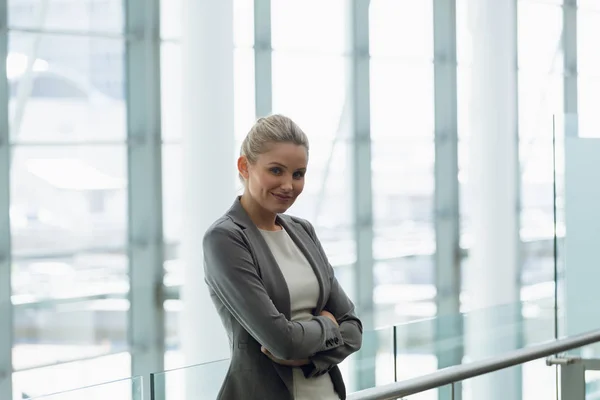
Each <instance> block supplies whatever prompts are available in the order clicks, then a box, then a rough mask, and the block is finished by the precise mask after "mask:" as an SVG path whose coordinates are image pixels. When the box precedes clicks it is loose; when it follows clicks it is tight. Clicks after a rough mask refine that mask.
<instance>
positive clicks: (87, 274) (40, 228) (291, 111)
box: [0, 0, 600, 396]
mask: <svg viewBox="0 0 600 400" xmlns="http://www.w3.org/2000/svg"><path fill="white" fill-rule="evenodd" d="M256 1H260V0H256ZM470 1H474V0H457V1H456V11H457V12H456V14H457V20H456V27H457V39H456V42H457V52H456V59H457V75H458V85H457V100H458V115H457V117H458V140H459V142H458V160H459V176H458V180H459V187H460V190H461V194H463V192H464V190H465V187H466V184H467V183H468V182H467V176H468V172H469V156H468V154H469V137H468V134H469V118H470V112H471V103H470V84H471V83H470V73H471V70H470V67H471V59H472V54H471V46H470V39H471V37H470V32H469V4H470ZM579 3H580V9H579V12H578V20H577V25H576V28H577V38H578V39H577V52H578V61H579V62H578V64H579V69H578V72H579V75H578V77H577V79H578V81H579V92H578V100H579V109H580V110H579V114H580V115H581V117H580V132H581V135H582V136H586V135H591V134H593V132H595V131H600V130H598V129H596V128H597V127H598V124H600V119H598V116H597V115H598V113H597V112H595V107H596V104H598V98H597V97H598V96H599V94H600V75H598V72H597V71H598V68H597V67H598V64H599V60H600V51H598V49H597V46H596V45H595V39H596V38H597V37H598V33H599V32H597V30H598V29H600V28H597V27H598V26H600V24H599V23H598V22H600V7H599V6H598V5H597V4H596V2H595V1H594V0H588V1H584V0H579ZM262 4H268V5H269V6H270V9H271V15H270V18H269V19H265V18H264V15H255V14H254V9H255V0H234V1H233V5H234V39H235V43H234V45H235V49H234V90H235V93H234V102H235V110H234V113H235V121H234V128H235V139H236V140H235V146H236V148H235V151H236V152H237V151H238V149H239V145H240V144H241V141H242V139H243V138H244V136H245V134H246V132H247V131H248V130H249V128H250V127H251V125H252V123H253V122H254V120H255V118H256V113H257V112H256V97H261V96H263V97H265V96H266V97H268V98H269V99H270V100H271V102H272V112H276V113H283V114H286V115H288V116H290V117H292V118H293V119H294V120H295V121H296V122H298V124H299V125H300V126H301V127H302V128H303V129H304V130H305V132H306V133H307V134H308V136H309V138H310V141H311V157H310V169H309V172H308V174H307V183H306V187H305V191H304V193H303V195H302V196H301V198H300V199H299V201H298V202H297V204H295V205H294V208H293V209H292V210H290V213H292V214H295V215H298V216H301V217H304V218H307V219H309V220H310V221H312V222H313V223H314V225H315V227H316V229H317V232H318V234H319V237H320V239H321V240H322V242H323V245H324V247H325V249H326V251H327V253H328V256H329V258H330V261H331V263H332V264H333V266H334V267H335V270H336V274H337V275H338V278H339V279H340V281H341V282H342V284H343V286H344V288H345V289H346V290H347V292H349V293H350V295H351V296H352V297H354V296H355V284H356V282H355V280H354V277H355V276H356V271H357V270H358V269H363V268H368V269H371V268H372V270H373V274H374V285H375V286H374V288H373V289H374V291H373V294H374V295H373V302H374V305H375V325H376V326H382V325H390V324H395V323H400V322H403V321H407V320H412V319H420V318H425V317H431V316H435V315H436V307H435V299H436V287H435V274H436V268H437V266H436V262H435V255H436V231H435V210H434V200H435V196H436V192H435V183H436V173H435V139H436V136H435V134H436V127H435V124H434V121H435V119H434V117H435V112H436V110H434V103H435V96H436V94H435V92H434V67H435V65H436V64H435V62H436V61H434V34H433V33H434V24H433V17H434V11H435V3H434V1H432V0H428V1H417V0H371V2H370V6H369V22H370V24H369V25H370V26H369V31H368V35H369V53H368V54H367V55H365V57H367V58H368V62H369V65H370V76H369V82H368V85H369V89H370V99H369V106H370V109H369V110H368V112H369V116H370V145H371V163H370V166H368V167H369V169H370V171H368V172H369V173H367V175H369V176H370V179H371V185H372V203H373V207H372V220H371V221H368V224H369V228H370V229H372V232H373V243H372V244H371V245H372V250H373V265H357V262H356V260H357V253H358V244H357V243H356V231H357V229H359V226H358V224H357V223H356V221H355V219H356V217H355V211H354V210H353V199H352V193H353V191H352V189H351V187H352V182H353V175H352V172H350V171H353V168H352V167H353V164H352V163H353V153H352V148H353V145H355V144H356V143H355V142H354V141H353V140H354V138H353V136H352V132H350V131H349V129H347V127H345V126H344V124H343V119H344V112H345V110H346V109H347V107H348V102H349V101H350V98H351V96H350V94H349V93H348V84H347V82H348V78H349V76H348V64H349V62H350V60H351V59H352V57H353V54H351V53H349V51H348V21H349V20H348V11H349V9H348V5H349V2H348V1H347V0H328V1H326V2H323V1H317V0H310V1H307V0H302V1H300V0H294V1H289V0H270V1H266V2H263V3H262ZM124 5H125V4H124V2H122V1H121V0H9V1H8V15H9V25H10V29H9V33H8V55H7V60H6V66H7V79H8V83H9V93H8V94H7V95H8V99H9V100H8V109H9V125H10V145H11V161H10V193H11V199H10V230H11V239H12V250H11V256H12V266H11V271H12V292H13V293H12V303H13V306H14V322H13V325H12V327H11V329H12V332H13V337H14V343H13V349H12V352H13V367H14V369H15V371H16V373H15V374H14V379H13V380H14V384H15V391H18V392H19V393H25V394H27V395H28V396H37V395H41V394H45V393H48V392H52V391H58V390H66V389H69V388H72V387H77V386H84V385H88V384H93V383H99V382H102V381H107V380H112V379H117V378H121V377H125V376H129V375H131V365H132V361H131V357H132V354H134V353H135V351H136V350H135V349H132V348H131V346H130V336H131V332H132V327H131V326H129V325H130V322H129V321H130V318H129V311H130V308H131V307H132V304H131V302H130V300H129V299H130V290H129V287H130V276H131V274H130V268H129V266H130V259H129V256H128V254H129V253H130V248H131V246H130V244H131V243H130V242H131V240H132V239H131V238H129V237H128V230H129V226H128V224H129V217H130V215H128V206H129V205H130V204H129V200H130V199H129V198H128V188H129V186H130V185H131V183H132V182H129V181H128V179H129V178H128V176H129V171H128V161H129V160H128V156H129V154H130V153H129V150H130V147H129V146H131V145H132V144H131V143H129V142H128V140H127V137H128V131H127V110H128V104H127V98H128V97H127V83H128V82H127V79H126V72H125V71H126V65H125V56H126V54H127V44H128V43H129V42H128V41H132V40H133V38H132V37H130V36H129V35H127V34H126V33H125V28H124V25H125V19H126V18H125V11H124ZM315 10H318V12H316V11H315ZM517 11H518V60H519V64H518V74H519V75H518V77H519V79H518V103H519V154H520V165H521V171H520V179H521V195H520V196H521V198H520V202H521V210H520V216H521V234H520V238H521V240H522V243H523V247H522V249H523V252H522V263H521V271H522V273H521V277H522V283H523V288H522V296H521V297H522V299H523V300H529V299H539V300H540V301H550V299H551V298H552V295H553V284H552V280H553V274H554V261H553V250H554V247H553V246H554V244H553V240H552V235H553V229H554V227H553V186H552V185H553V181H552V178H553V177H552V136H551V135H552V115H553V114H556V113H560V112H561V111H562V110H563V108H564V101H563V95H564V90H563V87H564V77H565V76H564V75H565V71H564V68H563V64H564V53H565V52H564V48H563V45H564V44H563V43H562V42H561V35H562V34H563V29H564V26H563V17H564V9H563V7H562V1H558V0H552V1H537V0H519V2H518V10H517ZM182 12H183V0H168V1H166V0H163V1H160V53H161V57H160V70H161V74H160V89H161V120H162V127H161V128H162V129H161V136H162V140H161V151H162V160H161V163H162V182H160V184H161V185H162V190H163V197H162V218H163V239H164V272H165V275H164V284H165V293H164V294H165V301H164V311H165V324H166V335H165V345H166V350H167V352H166V358H165V367H167V368H173V367H178V366H182V358H181V354H180V351H179V340H178V337H179V322H178V319H179V312H180V310H181V304H180V301H179V289H180V287H181V285H182V284H183V264H182V260H181V253H180V244H181V240H182V237H181V232H182V231H183V229H182V227H183V221H184V215H182V213H181V209H182V201H183V195H184V191H183V182H182V176H183V173H182V164H181V158H182V146H183V144H182V115H181V113H182V110H183V109H184V107H183V105H182V90H183V88H184V85H185V82H182V80H181V70H182V35H183V32H182V28H181V13H182ZM307 21H308V22H307ZM256 24H260V26H261V27H263V28H264V27H265V24H267V25H268V27H269V28H270V29H269V31H270V39H269V40H270V42H269V43H266V44H265V43H262V42H261V43H256V45H255V26H256ZM307 25H309V26H310V29H307ZM267 53H268V54H269V56H270V58H271V60H272V62H271V67H272V70H271V72H270V83H271V85H270V87H268V88H266V87H261V86H259V85H257V84H256V82H255V79H256V78H255V61H256V60H257V58H259V57H263V56H264V55H265V54H267ZM207 145H208V146H210V143H207ZM231 179H234V180H235V182H236V185H237V187H238V188H239V189H240V191H241V186H240V184H239V182H238V181H237V176H232V177H231ZM157 184H158V183H157ZM0 190H2V188H0ZM465 199H466V196H461V202H460V204H461V205H460V210H454V211H456V212H457V213H458V214H459V215H460V226H461V240H460V243H461V246H462V251H463V253H462V254H463V255H467V256H468V249H469V246H470V237H469V235H470V228H469V218H470V216H469V210H470V208H469V204H468V201H463V200H465ZM0 250H1V249H0ZM133 284H135V283H133ZM0 329H2V327H0ZM548 329H551V325H548ZM429 333H430V332H429ZM410 339H411V338H410V337H407V338H406V343H410ZM91 371H94V372H93V373H92V372H91ZM65 379H66V380H65ZM41 381H44V382H47V384H43V385H41V384H39V382H41Z"/></svg>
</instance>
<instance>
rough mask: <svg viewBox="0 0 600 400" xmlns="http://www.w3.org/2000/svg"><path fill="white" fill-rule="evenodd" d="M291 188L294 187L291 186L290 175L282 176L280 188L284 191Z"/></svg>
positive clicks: (289, 190)
mask: <svg viewBox="0 0 600 400" xmlns="http://www.w3.org/2000/svg"><path fill="white" fill-rule="evenodd" d="M293 188H294V186H293V182H292V178H291V177H285V178H283V180H282V181H281V190H283V191H285V192H291V191H292V189H293Z"/></svg>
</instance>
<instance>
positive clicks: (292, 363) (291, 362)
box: [260, 346, 310, 367]
mask: <svg viewBox="0 0 600 400" xmlns="http://www.w3.org/2000/svg"><path fill="white" fill-rule="evenodd" d="M260 351H262V352H263V354H264V355H266V356H267V357H269V358H270V359H271V360H272V361H273V362H276V363H277V364H281V365H285V366H286V367H301V366H303V365H308V364H310V360H281V359H279V358H277V357H275V356H274V355H273V354H271V352H270V351H269V350H267V349H266V348H265V347H264V346H261V348H260Z"/></svg>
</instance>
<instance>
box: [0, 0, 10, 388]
mask: <svg viewBox="0 0 600 400" xmlns="http://www.w3.org/2000/svg"><path fill="white" fill-rule="evenodd" d="M7 4H8V0H0V28H1V29H0V32H1V33H0V60H6V55H7V52H8V31H7V29H6V27H7ZM8 92H9V90H8V82H7V80H6V63H5V62H2V63H0V94H1V96H0V321H2V322H1V323H0V399H12V368H13V367H12V345H13V318H12V316H13V307H12V301H11V293H12V285H11V244H10V243H11V234H10V145H9V124H8Z"/></svg>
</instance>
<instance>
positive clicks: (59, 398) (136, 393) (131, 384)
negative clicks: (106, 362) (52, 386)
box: [31, 377, 144, 400]
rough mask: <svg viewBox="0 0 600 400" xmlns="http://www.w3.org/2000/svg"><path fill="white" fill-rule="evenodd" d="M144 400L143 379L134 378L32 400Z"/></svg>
mask: <svg viewBox="0 0 600 400" xmlns="http://www.w3.org/2000/svg"><path fill="white" fill-rule="evenodd" d="M107 399H112V400H144V393H143V378H142V377H132V378H129V379H123V380H119V381H114V382H108V383H104V384H100V385H94V386H89V387H84V388H80V389H75V390H69V391H65V392H59V393H54V394H49V395H46V396H40V397H34V398H32V399H31V400H107Z"/></svg>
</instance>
